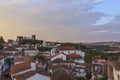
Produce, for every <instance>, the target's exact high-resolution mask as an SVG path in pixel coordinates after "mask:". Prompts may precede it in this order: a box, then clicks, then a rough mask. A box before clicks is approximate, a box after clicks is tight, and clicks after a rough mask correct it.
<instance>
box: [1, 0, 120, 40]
mask: <svg viewBox="0 0 120 80" xmlns="http://www.w3.org/2000/svg"><path fill="white" fill-rule="evenodd" d="M119 3H120V1H119V0H53V1H51V0H19V1H18V0H10V1H9V0H0V35H1V36H3V38H4V39H5V40H7V39H14V40H16V37H17V36H27V37H31V35H33V34H35V35H36V36H37V39H41V40H46V41H60V42H106V41H117V42H119V41H120V36H119V35H120V21H119V20H120V10H119V7H120V5H119Z"/></svg>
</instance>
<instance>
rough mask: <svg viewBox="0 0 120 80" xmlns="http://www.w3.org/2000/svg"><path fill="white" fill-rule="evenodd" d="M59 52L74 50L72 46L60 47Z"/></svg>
mask: <svg viewBox="0 0 120 80" xmlns="http://www.w3.org/2000/svg"><path fill="white" fill-rule="evenodd" d="M59 49H60V50H75V47H74V46H60V47H59Z"/></svg>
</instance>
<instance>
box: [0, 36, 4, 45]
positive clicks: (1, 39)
mask: <svg viewBox="0 0 120 80" xmlns="http://www.w3.org/2000/svg"><path fill="white" fill-rule="evenodd" d="M0 43H1V44H2V43H4V39H3V37H2V36H1V37H0Z"/></svg>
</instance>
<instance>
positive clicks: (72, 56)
mask: <svg viewBox="0 0 120 80" xmlns="http://www.w3.org/2000/svg"><path fill="white" fill-rule="evenodd" d="M67 58H81V56H80V55H78V54H75V53H73V54H68V55H67Z"/></svg>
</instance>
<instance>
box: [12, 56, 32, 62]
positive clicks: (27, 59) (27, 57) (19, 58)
mask: <svg viewBox="0 0 120 80" xmlns="http://www.w3.org/2000/svg"><path fill="white" fill-rule="evenodd" d="M30 60H31V57H30V56H19V57H17V58H15V59H14V60H13V62H19V61H30Z"/></svg>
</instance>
